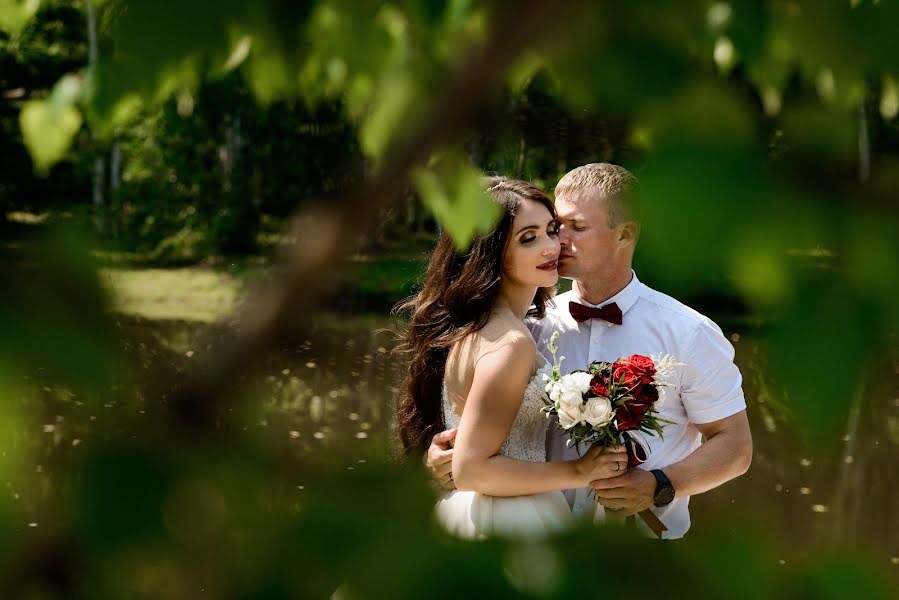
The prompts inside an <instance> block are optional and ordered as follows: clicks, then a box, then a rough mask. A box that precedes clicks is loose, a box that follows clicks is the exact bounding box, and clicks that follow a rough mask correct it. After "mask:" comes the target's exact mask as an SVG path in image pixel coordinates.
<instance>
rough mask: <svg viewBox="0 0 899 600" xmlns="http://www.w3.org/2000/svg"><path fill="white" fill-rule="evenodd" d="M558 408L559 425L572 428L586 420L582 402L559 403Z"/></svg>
mask: <svg viewBox="0 0 899 600" xmlns="http://www.w3.org/2000/svg"><path fill="white" fill-rule="evenodd" d="M556 410H557V411H558V413H559V425H561V426H562V428H563V429H571V428H572V427H574V426H575V425H577V424H578V423H583V422H584V412H583V409H582V408H581V405H580V404H558V405H556Z"/></svg>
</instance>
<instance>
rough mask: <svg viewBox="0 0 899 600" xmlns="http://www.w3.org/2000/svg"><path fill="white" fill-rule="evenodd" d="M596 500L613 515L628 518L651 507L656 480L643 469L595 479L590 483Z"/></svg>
mask: <svg viewBox="0 0 899 600" xmlns="http://www.w3.org/2000/svg"><path fill="white" fill-rule="evenodd" d="M590 485H592V486H593V489H594V490H596V498H597V500H598V501H599V503H600V504H602V505H603V506H604V507H605V508H607V509H611V510H614V511H616V512H615V514H617V515H620V516H622V517H629V516H631V515H634V514H637V513H638V512H640V511H641V510H646V509H647V508H649V507H650V506H652V505H653V503H654V499H655V493H656V478H655V477H653V475H652V473H649V472H647V471H644V470H643V469H631V470H630V471H628V472H627V473H625V474H624V475H621V476H620V477H612V478H610V479H597V480H596V481H593V482H591V484H590Z"/></svg>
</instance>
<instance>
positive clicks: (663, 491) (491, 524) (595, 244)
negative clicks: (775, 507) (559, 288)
mask: <svg viewBox="0 0 899 600" xmlns="http://www.w3.org/2000/svg"><path fill="white" fill-rule="evenodd" d="M636 183H637V182H636V179H635V178H634V176H633V175H632V174H631V173H630V172H628V171H627V170H626V169H624V168H622V167H619V166H616V165H611V164H605V163H598V164H589V165H585V166H582V167H578V168H576V169H574V170H573V171H570V172H569V173H567V174H566V175H565V176H564V177H563V178H562V179H561V180H560V181H559V183H558V185H557V186H556V189H555V197H556V200H555V203H553V202H552V201H551V200H550V199H549V197H548V196H547V195H546V194H545V193H544V192H542V191H541V190H540V189H538V188H536V187H535V186H533V185H531V184H529V183H527V182H524V181H517V180H513V179H507V178H505V177H491V178H488V179H487V182H486V186H487V191H488V193H489V195H490V197H491V198H492V200H493V201H494V202H496V203H497V204H498V205H499V206H500V207H501V208H502V218H501V219H500V220H499V222H498V224H497V225H496V226H495V228H494V229H493V230H492V231H491V232H489V233H487V234H484V235H481V236H478V237H476V238H475V240H474V241H473V242H472V244H471V246H470V247H469V249H468V250H467V251H464V252H458V251H457V250H456V248H455V246H454V244H453V242H452V241H451V240H450V239H449V238H448V237H447V235H446V234H445V233H443V234H441V236H440V239H439V241H438V242H437V247H436V248H435V250H434V251H433V253H432V255H431V258H430V261H429V264H428V269H427V273H426V275H425V281H424V283H423V286H422V289H421V291H420V292H419V293H418V294H417V295H415V296H414V297H412V298H411V299H409V300H408V301H406V302H405V303H403V304H402V305H401V306H400V307H399V310H400V311H405V312H408V313H409V321H410V322H409V328H408V331H407V333H406V336H405V339H404V343H403V349H404V350H405V351H406V352H407V353H408V355H409V367H408V372H407V374H406V377H405V380H404V382H403V386H402V388H401V397H400V402H399V406H398V414H397V419H398V433H399V438H400V441H401V443H402V445H403V449H404V450H405V452H406V454H407V455H409V456H415V457H421V459H422V460H423V461H424V463H425V465H426V467H427V468H428V470H429V472H430V474H431V476H432V477H433V478H434V480H436V481H437V482H438V483H439V484H440V486H441V487H442V488H443V490H444V493H443V495H442V497H441V498H440V500H439V501H438V503H437V507H436V513H437V518H438V520H439V521H440V522H441V523H442V524H443V526H444V527H446V528H447V529H448V530H449V531H451V532H452V533H455V534H457V535H459V536H462V537H467V538H480V537H484V536H488V535H504V536H511V537H542V536H546V535H549V534H552V533H555V532H558V531H562V530H565V529H568V528H570V527H572V526H573V525H574V524H575V523H577V522H578V521H582V520H590V521H601V520H602V519H604V518H605V517H606V516H607V515H612V514H614V515H617V516H619V517H626V516H630V515H633V514H636V513H638V512H641V511H644V510H646V509H651V510H652V511H653V512H654V513H655V515H656V516H657V517H658V518H659V519H660V520H661V521H662V523H663V524H664V526H665V527H666V528H667V531H665V532H664V535H663V537H665V538H669V539H670V538H680V537H682V536H683V535H684V534H685V533H686V531H687V530H688V529H689V527H690V515H689V511H688V503H689V499H690V496H691V495H693V494H699V493H702V492H705V491H707V490H710V489H712V488H714V487H717V486H719V485H721V484H722V483H724V482H726V481H728V480H730V479H732V478H734V477H737V476H739V475H741V474H742V473H744V472H745V471H746V470H747V469H748V467H749V463H750V461H751V456H752V438H751V435H750V431H749V424H748V420H747V418H746V403H745V400H744V397H743V391H742V388H741V383H742V379H741V376H740V372H739V370H738V369H737V367H736V366H735V365H734V363H733V357H734V350H733V347H732V346H731V345H730V343H729V342H728V341H727V339H726V338H725V337H724V335H723V334H722V332H721V329H720V328H719V327H718V326H717V325H716V324H715V323H714V322H712V321H711V320H710V319H708V318H707V317H705V316H703V315H701V314H700V313H698V312H696V311H694V310H692V309H690V308H688V307H687V306H685V305H684V304H682V303H680V302H678V301H677V300H674V299H673V298H671V297H669V296H666V295H664V294H662V293H660V292H657V291H655V290H652V289H650V288H649V287H647V286H646V285H645V284H643V283H641V282H640V281H639V279H638V278H637V275H636V274H635V273H634V271H633V270H632V267H631V263H632V259H633V254H634V248H635V246H636V243H637V238H638V235H639V227H640V226H639V216H638V214H637V208H636V206H635V203H634V197H633V196H634V189H635V186H636ZM560 276H562V277H567V278H570V279H573V280H574V281H573V288H572V290H571V291H569V292H567V293H564V294H561V295H559V296H557V297H553V293H554V290H555V285H556V283H557V282H558V278H559V277H560ZM554 332H559V335H558V339H557V341H556V344H557V345H558V354H559V355H561V356H564V357H565V361H564V362H563V363H562V372H563V373H564V372H565V371H566V370H570V369H578V368H585V367H586V365H588V364H589V363H591V362H593V361H608V362H612V361H615V360H616V359H618V358H619V357H623V356H624V357H626V356H630V355H633V354H641V355H647V356H649V355H662V354H667V355H671V356H674V357H677V359H678V363H679V365H678V366H677V367H676V368H675V371H674V373H673V374H672V377H671V381H670V382H669V386H670V387H668V388H667V389H666V393H665V397H664V401H663V402H661V403H659V407H658V410H659V416H660V417H661V418H663V419H666V420H667V421H669V422H671V424H669V425H668V426H667V427H666V428H665V432H664V438H662V437H659V436H647V435H644V434H642V433H640V432H631V433H633V434H634V435H635V436H637V438H638V439H637V441H638V442H639V444H640V446H642V447H643V448H644V449H645V450H646V451H647V452H646V460H645V461H644V462H643V463H642V464H639V465H638V466H636V467H633V466H632V468H629V467H628V455H627V453H626V452H625V450H624V448H622V447H620V446H613V447H612V448H607V449H605V450H601V449H600V448H598V447H594V448H584V447H580V446H579V445H578V444H568V443H566V442H567V440H566V437H565V436H564V434H563V433H562V432H561V431H556V430H555V429H554V428H552V427H549V426H548V425H549V423H548V422H547V418H546V415H545V413H544V412H543V411H542V410H541V409H542V408H543V406H544V402H543V395H542V388H543V387H544V382H543V381H542V380H541V379H540V377H539V376H538V375H537V374H536V373H537V371H538V370H539V369H541V368H542V367H543V366H544V365H545V364H546V363H547V360H552V356H551V355H550V352H549V350H548V342H549V340H550V337H551V336H552V335H553V333H554ZM632 464H633V462H632ZM638 522H640V523H642V521H638ZM641 527H644V528H645V525H643V524H641ZM646 532H647V533H648V532H649V530H648V529H647V530H646Z"/></svg>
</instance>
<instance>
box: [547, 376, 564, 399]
mask: <svg viewBox="0 0 899 600" xmlns="http://www.w3.org/2000/svg"><path fill="white" fill-rule="evenodd" d="M546 393H547V395H548V396H549V399H550V400H552V401H553V402H558V401H559V399H560V398H561V397H562V386H561V385H559V382H558V381H550V382H549V383H547V384H546Z"/></svg>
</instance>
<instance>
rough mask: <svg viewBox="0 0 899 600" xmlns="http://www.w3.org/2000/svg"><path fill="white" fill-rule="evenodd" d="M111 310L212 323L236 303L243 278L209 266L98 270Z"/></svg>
mask: <svg viewBox="0 0 899 600" xmlns="http://www.w3.org/2000/svg"><path fill="white" fill-rule="evenodd" d="M100 277H101V279H102V281H103V282H104V283H105V284H106V286H107V289H108V290H109V292H110V294H111V296H112V301H113V310H115V311H116V312H120V313H123V314H127V315H132V316H138V317H142V318H145V319H151V320H157V319H158V320H181V321H201V322H205V323H211V322H214V321H218V320H220V319H222V318H223V317H225V316H227V315H228V314H230V313H231V312H232V311H233V310H234V309H235V308H236V307H237V305H238V303H239V301H240V297H241V294H242V292H243V290H244V289H245V281H244V280H243V279H242V278H239V277H235V276H233V275H230V274H228V273H224V272H221V271H217V270H214V269H211V268H208V267H189V268H182V269H101V270H100Z"/></svg>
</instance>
